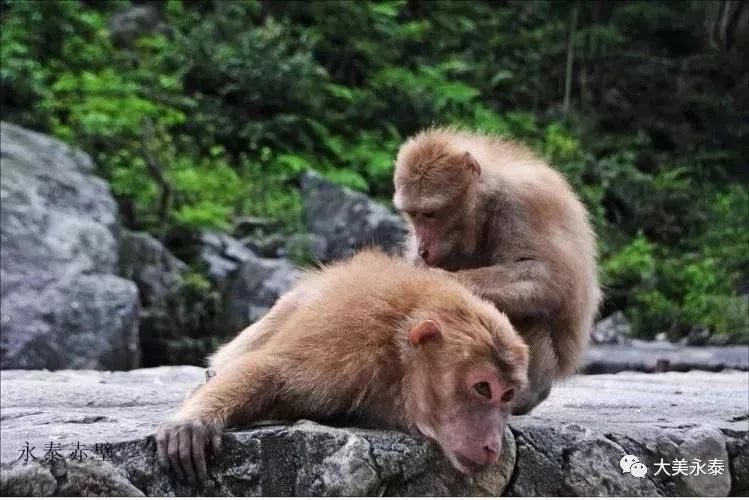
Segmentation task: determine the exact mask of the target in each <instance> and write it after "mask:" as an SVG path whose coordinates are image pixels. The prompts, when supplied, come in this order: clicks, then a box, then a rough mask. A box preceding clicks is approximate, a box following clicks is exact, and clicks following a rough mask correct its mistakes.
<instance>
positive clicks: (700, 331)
mask: <svg viewBox="0 0 749 500" xmlns="http://www.w3.org/2000/svg"><path fill="white" fill-rule="evenodd" d="M710 335H711V332H710V329H709V328H708V327H706V326H704V325H696V326H693V327H691V328H690V329H689V333H687V335H686V336H685V337H684V338H683V339H681V341H680V342H679V343H681V344H684V345H694V346H703V345H707V343H708V342H709V341H710Z"/></svg>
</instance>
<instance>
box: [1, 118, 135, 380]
mask: <svg viewBox="0 0 749 500" xmlns="http://www.w3.org/2000/svg"><path fill="white" fill-rule="evenodd" d="M0 143H1V150H2V153H1V154H2V169H0V202H1V203H2V211H0V282H1V283H0V296H1V299H2V304H3V308H2V318H1V320H0V327H1V328H2V341H1V342H0V361H1V362H2V366H3V367H4V368H49V369H59V368H109V369H127V368H132V367H134V366H137V362H138V338H137V334H138V333H137V332H138V331H137V327H138V325H137V316H138V307H139V306H138V293H137V289H136V287H135V285H134V284H133V283H132V282H131V281H128V280H125V279H122V278H119V277H117V276H116V273H117V271H118V251H117V247H118V244H117V232H118V226H117V205H116V203H115V201H114V199H113V198H112V195H111V193H110V191H109V188H108V186H107V184H106V183H105V182H104V181H103V180H102V179H99V178H97V177H95V176H94V175H92V170H93V162H92V161H91V158H90V157H88V156H87V155H85V154H84V153H82V152H80V151H77V150H75V149H72V148H70V147H68V146H67V145H65V144H64V143H62V142H60V141H58V140H56V139H52V138H50V137H47V136H45V135H42V134H38V133H35V132H32V131H29V130H26V129H23V128H20V127H17V126H14V125H11V124H8V123H2V124H0Z"/></svg>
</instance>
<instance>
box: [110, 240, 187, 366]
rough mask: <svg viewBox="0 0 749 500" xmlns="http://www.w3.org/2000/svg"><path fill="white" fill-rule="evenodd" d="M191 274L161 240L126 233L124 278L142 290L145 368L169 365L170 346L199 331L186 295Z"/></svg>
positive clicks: (122, 252) (122, 245)
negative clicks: (184, 288)
mask: <svg viewBox="0 0 749 500" xmlns="http://www.w3.org/2000/svg"><path fill="white" fill-rule="evenodd" d="M187 270H188V267H187V265H186V264H185V263H184V262H182V261H181V260H179V259H177V258H176V257H175V256H174V255H172V254H171V252H169V250H167V248H166V247H165V246H164V245H162V244H161V242H159V241H158V240H157V239H155V238H153V237H152V236H150V235H148V234H146V233H141V232H133V231H127V230H124V231H122V236H121V238H120V275H121V276H123V277H124V278H127V279H129V280H132V281H133V282H134V283H135V284H136V285H137V287H138V294H139V297H140V303H141V310H140V315H139V338H140V344H141V351H142V359H141V363H142V365H145V366H158V365H161V364H167V363H169V362H170V361H171V359H170V358H169V356H170V354H172V351H173V349H171V348H170V347H171V346H170V345H169V342H170V341H172V340H175V339H179V338H182V337H189V336H190V335H189V334H190V333H191V330H193V329H194V328H195V327H196V325H195V324H193V323H192V322H191V321H190V318H191V315H190V314H189V311H188V308H189V306H190V305H189V304H188V303H187V300H186V298H185V297H184V296H183V293H182V284H183V277H182V276H183V273H185V272H186V271H187Z"/></svg>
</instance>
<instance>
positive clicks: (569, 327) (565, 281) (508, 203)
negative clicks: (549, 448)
mask: <svg viewBox="0 0 749 500" xmlns="http://www.w3.org/2000/svg"><path fill="white" fill-rule="evenodd" d="M393 181H394V185H395V195H394V197H393V203H394V205H395V207H396V208H397V209H398V210H400V211H401V212H402V213H403V214H404V215H405V218H406V220H407V221H408V223H409V230H410V231H409V236H408V239H407V242H406V257H407V259H408V260H410V261H412V262H416V263H417V264H421V265H427V266H430V267H437V268H441V269H444V270H447V271H450V272H451V275H452V276H454V277H455V278H456V279H458V280H459V281H460V282H462V283H463V284H465V285H466V286H468V287H469V288H470V289H471V290H472V291H474V292H475V293H476V294H477V295H479V296H480V297H483V298H484V299H486V300H488V301H490V302H492V303H493V304H494V305H495V306H496V307H497V308H498V309H499V310H500V311H502V312H504V313H506V314H507V315H508V316H509V318H510V321H512V324H513V326H514V327H515V328H516V329H517V331H518V332H519V333H520V335H522V336H523V339H524V340H525V341H526V343H527V344H528V347H529V352H530V360H529V367H528V379H529V384H528V386H527V387H526V389H525V390H524V391H523V393H522V394H519V395H518V402H517V404H516V405H515V410H514V411H515V413H527V412H529V411H530V410H531V409H533V408H534V407H535V406H536V405H538V404H539V403H540V402H541V401H543V400H544V399H546V397H547V396H548V395H549V391H550V389H551V385H552V382H553V381H554V380H557V379H560V378H564V377H567V376H569V375H571V374H573V373H574V372H575V371H576V370H577V368H578V367H579V366H580V363H581V361H582V359H583V352H584V350H585V347H586V345H587V342H588V335H589V333H590V330H591V327H592V324H593V319H594V317H595V314H596V311H597V309H598V303H599V302H600V300H601V291H600V288H599V286H598V279H597V276H596V242H595V234H594V232H593V228H592V227H591V225H590V222H589V220H588V212H587V210H586V209H585V207H584V206H583V204H582V203H581V202H580V200H578V198H577V196H575V193H574V192H573V191H572V189H571V188H570V186H569V184H568V183H567V181H566V180H565V179H564V176H562V175H561V174H560V173H559V172H557V171H556V170H554V169H553V168H551V167H549V166H548V165H547V164H546V163H545V162H544V161H543V160H541V159H539V158H538V157H536V156H535V155H534V154H533V153H532V152H531V151H529V150H528V149H527V148H525V147H524V146H522V145H520V144H518V143H515V142H513V141H509V140H506V139H502V138H500V137H493V136H489V135H484V134H476V133H470V132H462V131H459V130H456V129H452V128H435V129H430V130H426V131H424V132H421V133H419V134H416V135H415V136H413V137H411V138H409V139H408V140H407V141H406V142H405V143H404V144H403V145H402V146H401V148H400V150H399V151H398V157H397V159H396V165H395V173H394V177H393Z"/></svg>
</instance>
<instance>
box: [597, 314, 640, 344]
mask: <svg viewBox="0 0 749 500" xmlns="http://www.w3.org/2000/svg"><path fill="white" fill-rule="evenodd" d="M631 333H632V327H631V326H630V324H629V321H627V318H626V317H625V316H624V313H623V312H621V311H616V312H615V313H614V314H612V315H611V316H608V317H606V318H605V319H602V320H601V321H599V322H598V323H596V324H595V326H593V331H592V332H591V333H590V339H591V340H592V341H593V343H594V344H623V343H625V342H627V341H628V340H629V337H630V335H631Z"/></svg>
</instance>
